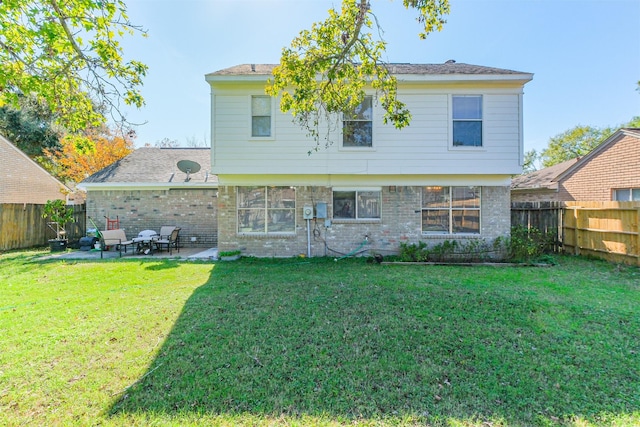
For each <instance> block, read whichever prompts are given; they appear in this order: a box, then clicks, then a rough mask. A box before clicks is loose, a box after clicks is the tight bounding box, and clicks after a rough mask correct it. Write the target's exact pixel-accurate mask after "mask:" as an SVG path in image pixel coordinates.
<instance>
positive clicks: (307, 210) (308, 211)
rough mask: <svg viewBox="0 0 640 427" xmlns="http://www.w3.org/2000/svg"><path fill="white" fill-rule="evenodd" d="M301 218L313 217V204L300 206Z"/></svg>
mask: <svg viewBox="0 0 640 427" xmlns="http://www.w3.org/2000/svg"><path fill="white" fill-rule="evenodd" d="M302 219H313V206H305V207H303V208H302Z"/></svg>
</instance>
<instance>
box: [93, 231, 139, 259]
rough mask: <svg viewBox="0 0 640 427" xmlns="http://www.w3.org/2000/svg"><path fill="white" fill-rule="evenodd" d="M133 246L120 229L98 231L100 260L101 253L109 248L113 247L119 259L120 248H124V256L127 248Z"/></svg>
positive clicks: (131, 241)
mask: <svg viewBox="0 0 640 427" xmlns="http://www.w3.org/2000/svg"><path fill="white" fill-rule="evenodd" d="M133 244H135V242H134V241H133V240H127V236H126V235H125V233H124V230H122V229H117V230H104V231H100V258H102V252H104V251H105V250H106V249H107V247H109V246H115V247H116V249H117V250H118V252H119V253H120V258H122V248H124V253H125V254H126V253H127V247H129V246H131V245H133Z"/></svg>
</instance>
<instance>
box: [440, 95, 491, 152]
mask: <svg viewBox="0 0 640 427" xmlns="http://www.w3.org/2000/svg"><path fill="white" fill-rule="evenodd" d="M464 97H475V98H478V97H479V98H480V99H481V103H480V108H481V117H480V118H479V119H454V117H453V102H454V98H464ZM485 98H486V97H485V96H484V95H483V94H480V93H454V94H451V95H449V149H451V150H473V151H482V150H485V149H486V138H485V134H486V131H485V128H486V126H485V116H486V112H485V110H486V108H485ZM456 121H460V122H463V121H464V122H480V129H481V130H480V142H481V145H478V146H476V145H455V143H454V138H453V127H454V126H453V123H454V122H456Z"/></svg>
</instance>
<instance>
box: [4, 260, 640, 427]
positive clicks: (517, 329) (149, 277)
mask: <svg viewBox="0 0 640 427" xmlns="http://www.w3.org/2000/svg"><path fill="white" fill-rule="evenodd" d="M42 254H43V253H38V252H11V253H5V254H3V255H0V425H11V426H13V425H38V426H40V425H64V426H67V425H78V426H85V425H100V426H129V425H138V426H147V425H154V426H164V425H181V426H184V425H205V426H209V425H225V426H226V425H252V426H253V425H264V426H267V425H268V426H272V425H292V426H306V425H331V426H333V425H350V426H351V425H366V426H386V425H393V426H397V425H400V426H404V425H447V426H529V425H542V426H545V425H572V426H600V425H616V426H632V425H640V292H639V291H640V269H638V268H633V267H620V266H615V265H611V264H607V263H605V262H602V261H594V260H585V259H579V258H568V257H560V258H558V265H556V266H553V267H487V266H482V267H460V266H424V265H401V266H400V265H377V264H369V263H367V262H365V260H363V259H347V260H341V261H338V262H334V261H333V260H332V259H328V260H325V259H311V260H309V259H302V258H299V259H289V260H254V259H243V260H241V261H238V262H230V263H217V264H212V263H194V262H177V261H154V260H146V259H145V260H104V261H101V262H85V261H82V262H80V261H78V262H76V261H66V262H65V261H39V260H38V256H39V255H42Z"/></svg>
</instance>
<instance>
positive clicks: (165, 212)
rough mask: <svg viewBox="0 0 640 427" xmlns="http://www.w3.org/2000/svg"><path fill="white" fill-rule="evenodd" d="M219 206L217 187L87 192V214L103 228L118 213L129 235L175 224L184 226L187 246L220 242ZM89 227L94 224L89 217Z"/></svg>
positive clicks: (183, 238)
mask: <svg viewBox="0 0 640 427" xmlns="http://www.w3.org/2000/svg"><path fill="white" fill-rule="evenodd" d="M217 206H218V201H217V190H216V189H188V190H185V189H172V190H135V191H120V190H118V191H114V190H109V191H95V190H92V191H89V192H88V194H87V216H90V217H91V218H93V220H94V221H95V223H96V224H97V225H98V228H99V229H101V230H104V229H105V224H106V219H105V218H104V217H105V216H108V217H109V219H115V218H116V217H118V218H119V220H120V228H123V229H124V230H125V233H126V235H127V237H135V236H137V235H138V233H139V232H140V231H142V230H156V231H159V230H160V227H162V226H163V225H175V226H178V227H181V230H180V244H181V246H186V247H216V246H217V244H218V241H217V232H218V230H217ZM87 227H89V228H92V225H91V222H90V221H89V220H87ZM192 238H195V242H192Z"/></svg>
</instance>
